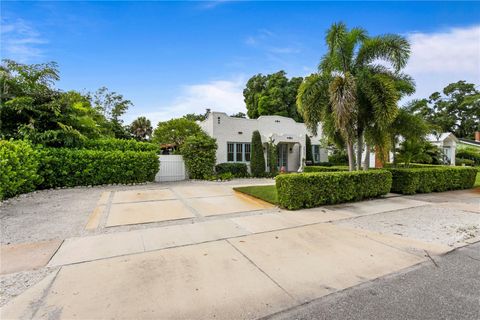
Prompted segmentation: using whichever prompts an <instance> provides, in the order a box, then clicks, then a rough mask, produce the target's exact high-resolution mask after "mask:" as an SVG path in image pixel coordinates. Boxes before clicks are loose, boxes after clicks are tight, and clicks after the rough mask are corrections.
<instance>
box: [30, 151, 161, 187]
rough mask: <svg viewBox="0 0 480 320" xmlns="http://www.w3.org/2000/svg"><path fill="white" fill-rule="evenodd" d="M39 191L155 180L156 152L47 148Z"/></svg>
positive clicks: (157, 166)
mask: <svg viewBox="0 0 480 320" xmlns="http://www.w3.org/2000/svg"><path fill="white" fill-rule="evenodd" d="M39 154H40V158H41V159H42V161H41V163H40V166H39V171H38V172H39V174H40V175H41V176H42V177H43V182H42V183H41V184H40V185H39V188H55V187H74V186H87V185H100V184H113V183H122V184H128V183H139V182H146V181H153V180H154V179H155V174H156V173H157V171H158V169H159V161H158V156H157V155H156V154H155V152H138V151H125V152H123V151H100V150H85V149H67V148H45V149H41V150H40V151H39Z"/></svg>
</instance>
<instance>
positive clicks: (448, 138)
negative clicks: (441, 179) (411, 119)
mask: <svg viewBox="0 0 480 320" xmlns="http://www.w3.org/2000/svg"><path fill="white" fill-rule="evenodd" d="M427 141H429V142H430V143H431V144H433V145H434V146H437V147H438V148H439V149H440V150H442V152H443V155H444V156H445V160H447V161H448V163H449V164H451V165H452V166H454V165H455V153H456V150H457V142H458V139H457V137H455V135H454V134H453V133H451V132H443V133H441V134H439V135H436V134H429V135H428V136H427Z"/></svg>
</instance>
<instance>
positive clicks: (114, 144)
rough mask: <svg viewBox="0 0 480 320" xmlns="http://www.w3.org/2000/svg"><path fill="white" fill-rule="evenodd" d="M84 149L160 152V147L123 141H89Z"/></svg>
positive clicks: (133, 141) (112, 139)
mask: <svg viewBox="0 0 480 320" xmlns="http://www.w3.org/2000/svg"><path fill="white" fill-rule="evenodd" d="M82 147H83V148H84V149H89V150H101V151H155V152H157V153H159V152H160V148H159V146H158V145H156V144H153V143H149V142H138V141H136V140H123V139H114V138H111V139H98V140H87V141H85V142H84V143H83V146H82Z"/></svg>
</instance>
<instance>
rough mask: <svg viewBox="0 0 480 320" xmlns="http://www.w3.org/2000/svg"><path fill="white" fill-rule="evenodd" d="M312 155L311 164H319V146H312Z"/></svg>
mask: <svg viewBox="0 0 480 320" xmlns="http://www.w3.org/2000/svg"><path fill="white" fill-rule="evenodd" d="M312 155H313V162H314V163H319V162H320V146H319V145H312Z"/></svg>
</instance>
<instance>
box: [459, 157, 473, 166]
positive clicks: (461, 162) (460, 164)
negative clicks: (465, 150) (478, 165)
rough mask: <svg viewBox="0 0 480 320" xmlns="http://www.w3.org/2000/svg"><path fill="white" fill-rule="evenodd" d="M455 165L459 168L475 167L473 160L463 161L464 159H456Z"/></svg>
mask: <svg viewBox="0 0 480 320" xmlns="http://www.w3.org/2000/svg"><path fill="white" fill-rule="evenodd" d="M455 165H457V166H463V165H465V166H472V167H473V166H474V165H475V161H473V160H470V159H462V158H456V159H455Z"/></svg>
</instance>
